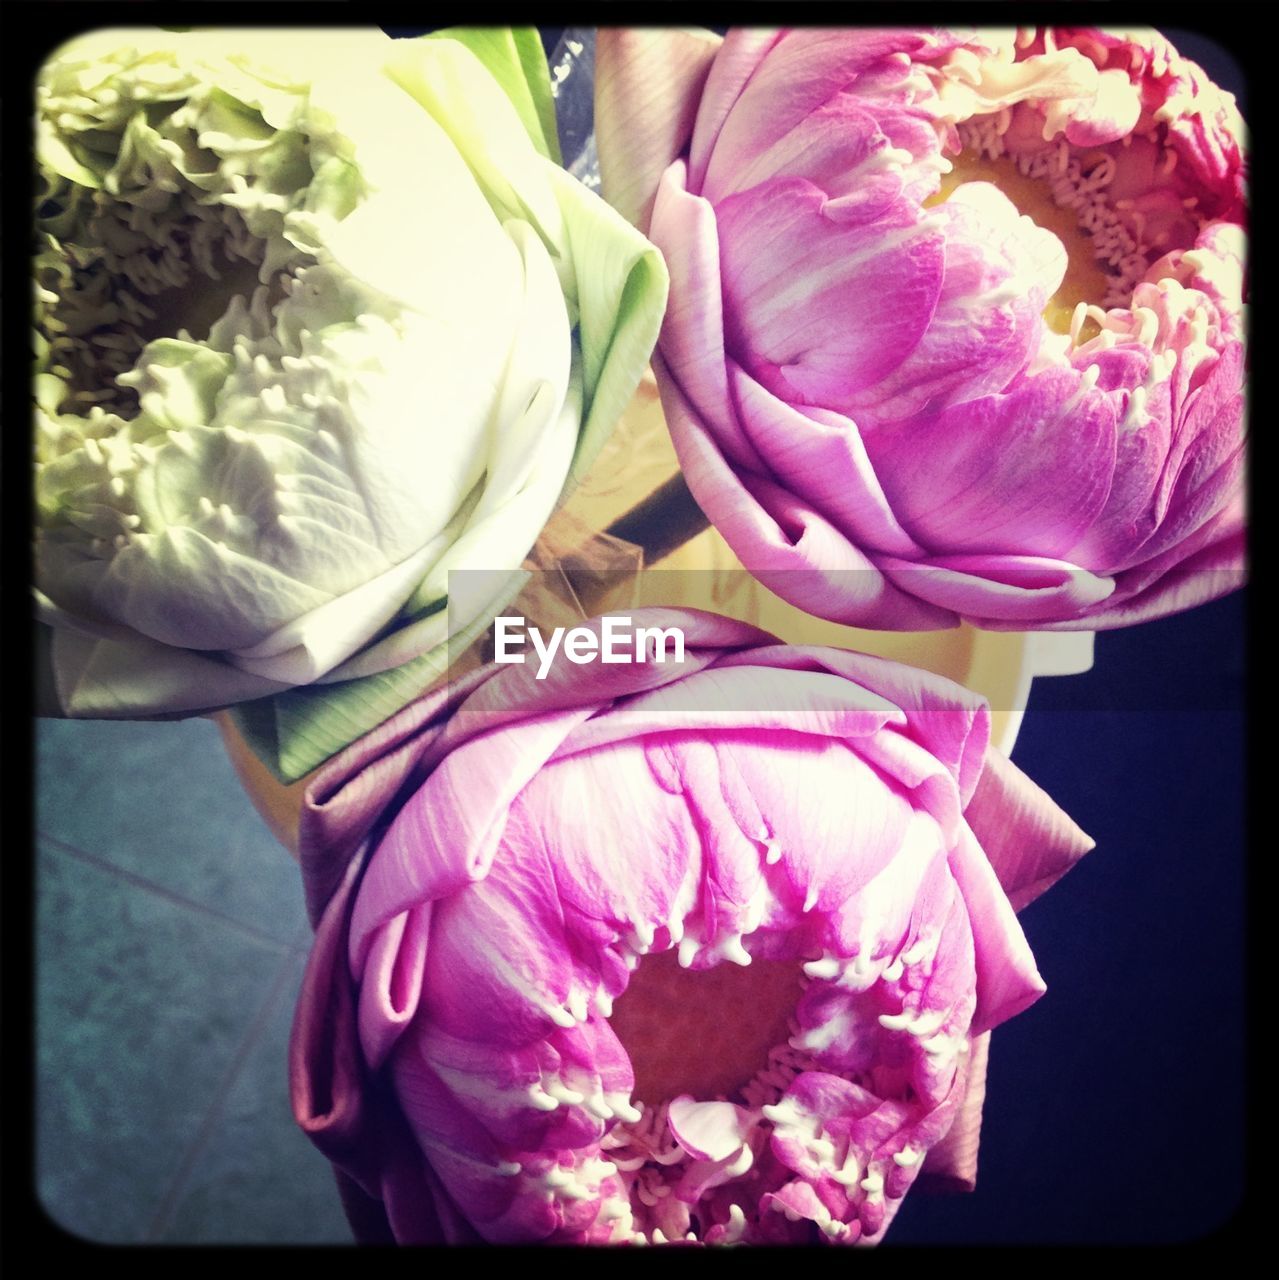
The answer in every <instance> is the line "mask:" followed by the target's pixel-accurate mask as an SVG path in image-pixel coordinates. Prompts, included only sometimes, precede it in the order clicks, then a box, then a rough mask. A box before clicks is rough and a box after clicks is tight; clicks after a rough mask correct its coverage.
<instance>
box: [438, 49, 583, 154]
mask: <svg viewBox="0 0 1279 1280" xmlns="http://www.w3.org/2000/svg"><path fill="white" fill-rule="evenodd" d="M424 38H425V39H427V40H456V41H457V42H458V43H459V44H462V45H465V46H466V47H467V48H468V49H469V50H470V51H471V52H472V53H473V54H475V56H476V57H477V58H478V59H479V60H480V61H481V62H482V63H483V64H484V65H485V66H486V67H487V68H488V71H489V74H490V75H491V76H492V77H493V79H494V80H496V81H497V82H498V84H500V85H501V86H502V89H503V91H504V92H505V93H506V96H507V97H508V98H510V100H511V104H512V106H514V108H515V110H516V111H517V112H518V113H519V117H520V121H521V123H522V124H523V125H524V128H525V129H527V130H528V136H529V138H530V139H532V142H533V145H534V146H535V147H536V148H537V149H538V150H539V151H540V152H541V153H542V154H543V155H544V156H545V157H546V158H547V159H548V160H550V161H553V162H554V163H555V164H560V163H562V161H561V158H560V142H559V134H558V133H557V131H556V128H555V102H554V100H553V99H552V97H551V77H550V73H549V71H548V70H547V66H546V54H545V52H544V51H543V49H542V41H541V38H540V37H539V36H538V34H537V32H536V30H534V29H533V28H532V27H513V28H511V27H450V28H449V29H448V30H447V31H434V32H432V33H431V34H430V35H429V36H426V37H424Z"/></svg>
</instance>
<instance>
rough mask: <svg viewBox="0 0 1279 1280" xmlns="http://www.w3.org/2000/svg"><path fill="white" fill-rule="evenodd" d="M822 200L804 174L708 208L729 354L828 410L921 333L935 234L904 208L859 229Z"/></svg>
mask: <svg viewBox="0 0 1279 1280" xmlns="http://www.w3.org/2000/svg"><path fill="white" fill-rule="evenodd" d="M827 203H828V202H827V198H826V196H825V195H824V194H823V192H822V191H821V190H820V189H819V188H817V187H815V186H813V185H812V184H811V183H809V182H807V181H805V180H804V179H797V178H782V179H776V180H773V181H771V182H767V183H765V184H763V185H762V186H759V187H756V188H754V189H753V190H751V191H749V192H747V193H745V194H743V195H736V196H730V197H729V198H728V199H727V200H725V201H724V202H723V203H722V204H720V205H719V206H718V208H717V209H716V211H715V213H716V220H717V222H718V225H719V234H720V257H721V279H722V284H723V294H724V318H725V332H726V335H727V343H726V345H727V348H728V350H729V352H730V353H731V354H733V355H735V356H736V357H737V358H738V359H739V360H740V361H741V363H742V364H743V365H744V366H745V367H746V368H747V369H748V370H749V371H750V373H751V374H752V375H753V376H754V377H756V378H758V379H759V380H760V381H761V382H763V383H764V385H765V386H767V387H768V388H769V390H771V391H773V392H774V394H776V395H779V396H781V397H782V398H784V399H787V400H791V401H798V402H800V403H803V404H820V405H825V406H827V407H830V408H838V407H840V405H841V404H842V403H843V401H845V400H846V399H849V398H851V397H853V396H854V395H855V394H856V393H857V392H858V391H859V390H861V389H862V388H863V387H866V386H868V385H870V384H872V383H874V382H876V381H878V380H879V379H880V378H882V377H884V375H885V374H887V373H888V372H889V371H890V370H892V369H893V368H894V367H896V365H898V364H899V363H900V362H901V360H902V359H903V358H904V357H905V356H906V355H907V354H909V352H910V351H911V350H912V349H913V348H914V347H915V346H916V344H917V343H918V342H919V340H920V338H921V337H922V336H923V334H924V330H925V329H926V327H927V325H928V322H929V320H930V319H931V318H932V314H933V310H934V308H935V307H936V304H937V296H938V292H939V290H940V288H941V281H942V273H943V268H944V262H945V238H944V236H943V234H942V233H941V231H940V230H938V229H936V228H933V227H932V226H931V224H930V223H929V222H928V221H927V220H923V221H922V222H921V223H920V224H919V225H915V217H916V215H915V214H914V213H913V212H912V211H910V210H908V209H907V210H903V211H900V212H895V213H893V214H892V215H890V216H887V217H885V218H882V219H879V220H877V221H875V222H873V223H870V224H862V225H858V224H854V223H841V222H839V221H836V220H835V218H834V217H832V216H831V214H830V212H829V211H828V209H827ZM888 298H891V299H892V303H891V305H886V304H885V303H883V302H880V301H879V300H881V299H888Z"/></svg>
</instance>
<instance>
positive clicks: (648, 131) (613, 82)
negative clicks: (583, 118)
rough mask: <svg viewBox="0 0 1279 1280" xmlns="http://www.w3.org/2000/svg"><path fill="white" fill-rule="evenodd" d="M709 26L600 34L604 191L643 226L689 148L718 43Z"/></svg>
mask: <svg viewBox="0 0 1279 1280" xmlns="http://www.w3.org/2000/svg"><path fill="white" fill-rule="evenodd" d="M720 43H721V41H720V39H719V37H718V36H714V35H712V34H711V33H710V32H709V31H705V32H703V31H691V30H679V29H675V28H668V27H651V28H649V27H630V28H622V27H601V28H600V29H599V32H598V34H597V35H596V39H595V144H596V147H597V149H598V152H599V158H600V182H601V189H602V193H603V195H604V197H605V198H606V199H607V200H608V202H609V204H611V205H612V206H613V207H614V208H615V209H617V210H618V211H619V212H620V213H621V214H622V215H623V216H624V217H626V218H628V219H629V220H630V221H631V222H633V223H634V224H635V225H636V226H637V227H639V228H640V230H641V231H644V230H646V229H647V227H648V223H649V219H650V217H651V216H652V211H653V200H654V197H655V195H656V192H657V184H658V181H659V180H660V178H661V176H662V173H663V172H664V171H665V169H666V167H667V166H668V165H669V164H670V163H671V161H673V160H674V159H676V158H677V157H678V156H679V155H680V154H681V153H682V152H683V151H684V150H685V148H686V147H687V146H688V143H689V139H690V138H691V137H692V134H693V122H694V119H695V118H696V115H697V108H698V104H699V102H700V101H701V97H702V88H703V86H704V85H705V83H706V77H707V74H708V73H709V71H710V67H711V62H712V61H713V59H714V57H715V53H716V50H717V49H718V48H719V46H720Z"/></svg>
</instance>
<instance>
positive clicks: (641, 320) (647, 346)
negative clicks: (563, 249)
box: [552, 169, 670, 487]
mask: <svg viewBox="0 0 1279 1280" xmlns="http://www.w3.org/2000/svg"><path fill="white" fill-rule="evenodd" d="M552 186H553V188H554V190H555V194H556V198H557V200H558V201H559V206H560V210H561V213H562V215H563V218H564V225H565V233H566V236H567V240H568V251H569V256H570V258H571V260H572V263H573V271H574V274H575V276H576V279H577V294H578V311H579V321H578V338H579V341H580V343H581V347H582V373H583V383H584V387H585V400H586V404H585V411H584V415H583V417H584V420H583V426H582V433H581V436H580V437H579V438H578V444H577V453H576V454H575V455H574V458H573V469H572V472H571V473H570V477H569V485H570V487H571V486H575V485H577V484H579V483H580V482H581V480H582V479H583V477H584V476H585V475H586V473H587V471H588V470H589V469H590V466H591V463H593V462H594V461H595V457H596V455H597V454H598V453H599V451H600V448H601V446H602V445H603V443H604V441H605V440H606V439H607V438H608V435H609V432H611V431H612V429H613V427H614V425H615V424H616V422H617V420H618V418H620V417H621V416H622V411H623V410H624V409H625V408H626V406H627V404H629V403H630V399H631V396H633V395H634V394H635V388H636V387H637V386H638V385H639V380H640V378H642V377H643V376H644V370H645V369H646V368H647V366H648V361H649V357H650V356H651V355H652V353H653V347H654V346H655V345H656V343H657V335H658V332H659V331H660V329H661V327H662V317H663V315H664V314H665V312H666V294H667V289H668V287H669V283H670V280H669V277H668V275H667V271H666V263H665V261H664V260H663V259H662V255H661V253H660V252H659V251H658V250H657V249H656V248H655V247H654V246H653V245H651V244H650V243H649V242H648V241H647V240H646V239H645V238H644V237H643V236H642V235H641V234H640V233H639V232H638V231H636V230H635V228H634V227H632V226H631V224H630V223H629V222H627V221H626V219H625V218H623V217H622V216H621V214H619V213H618V212H617V211H616V210H615V209H612V208H611V207H610V206H608V205H607V204H605V203H604V201H603V200H600V199H599V198H598V197H596V196H595V195H594V194H593V193H591V192H589V191H587V190H586V188H585V187H583V186H582V185H581V183H579V182H578V181H577V179H576V178H574V177H572V176H571V175H570V174H568V173H566V172H565V171H564V170H563V169H557V170H555V171H554V172H553V174H552Z"/></svg>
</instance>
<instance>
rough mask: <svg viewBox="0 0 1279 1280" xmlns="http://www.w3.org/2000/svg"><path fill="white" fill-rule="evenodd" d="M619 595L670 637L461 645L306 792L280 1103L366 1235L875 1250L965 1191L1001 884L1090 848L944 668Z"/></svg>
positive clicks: (1004, 1014)
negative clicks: (649, 653) (591, 659)
mask: <svg viewBox="0 0 1279 1280" xmlns="http://www.w3.org/2000/svg"><path fill="white" fill-rule="evenodd" d="M644 614H645V616H644V617H643V622H644V624H645V625H652V624H654V623H657V624H658V625H662V626H669V625H672V624H674V625H679V626H682V627H683V629H684V633H685V638H686V658H685V660H684V661H683V662H682V663H680V664H678V665H676V666H673V665H671V664H667V665H665V666H658V665H654V664H648V665H638V666H612V667H606V666H591V667H575V666H567V667H566V666H565V665H564V664H559V666H558V667H557V668H555V669H553V670H552V672H551V673H550V676H549V677H548V678H547V679H546V680H545V681H543V682H539V681H538V680H537V679H536V678H535V676H534V675H533V674H532V668H531V667H511V666H507V667H500V668H496V667H490V668H485V669H482V670H480V671H478V672H475V673H473V674H472V675H471V676H469V677H467V678H466V679H465V680H463V681H461V682H460V683H459V684H458V685H457V686H455V687H454V688H452V689H451V690H441V691H439V692H437V693H435V694H433V695H431V696H430V697H428V698H426V699H425V700H423V701H420V702H418V703H416V704H414V705H413V706H411V707H409V708H407V709H406V710H405V711H404V712H402V713H401V714H400V715H399V716H397V717H395V718H394V719H393V720H391V721H388V722H387V723H386V724H385V725H383V726H382V727H381V728H380V729H379V730H377V731H376V732H375V733H374V734H372V735H370V736H369V737H368V738H366V739H364V740H362V741H361V742H360V743H358V744H356V745H355V746H353V747H352V748H350V749H349V750H348V751H347V752H346V753H345V754H344V755H343V756H341V757H339V758H338V759H337V760H335V761H334V762H333V763H332V764H330V766H328V767H327V768H326V769H325V771H324V772H323V773H322V774H321V775H320V776H319V777H318V779H317V780H316V781H315V782H314V783H313V785H312V786H311V788H310V789H309V791H308V793H307V800H306V803H305V805H304V810H303V826H302V837H301V852H302V862H303V868H304V872H305V875H306V880H307V888H308V900H309V904H310V907H311V910H312V918H313V919H314V920H316V921H317V922H318V929H317V935H316V940H315V946H314V950H313V952H312V955H311V960H310V964H309V966H308V969H307V974H306V978H305V980H304V984H303V990H302V994H301V997H300V1002H299V1006H298V1011H297V1016H296V1021H295V1025H294V1034H293V1044H292V1049H291V1073H292V1080H293V1097H294V1106H295V1111H296V1114H297V1117H298V1119H299V1122H300V1123H301V1124H302V1126H303V1127H304V1128H305V1129H306V1130H307V1132H308V1133H309V1134H310V1136H311V1137H312V1139H313V1140H314V1141H315V1142H316V1143H317V1145H318V1146H319V1147H320V1148H321V1149H322V1150H323V1151H324V1152H325V1153H326V1154H328V1155H329V1156H330V1158H331V1159H332V1160H333V1161H334V1162H335V1164H336V1165H337V1166H338V1168H339V1169H340V1170H341V1171H342V1176H341V1178H340V1182H341V1183H342V1185H343V1186H344V1188H345V1192H346V1198H347V1202H348V1208H349V1211H350V1213H351V1216H352V1220H353V1222H354V1223H355V1224H356V1226H357V1230H358V1231H359V1233H360V1234H361V1235H362V1236H364V1237H365V1238H380V1237H381V1238H387V1237H388V1235H389V1236H393V1237H394V1238H395V1239H397V1240H399V1241H401V1242H405V1243H422V1242H430V1241H449V1242H458V1241H465V1240H475V1239H477V1238H478V1239H483V1240H487V1241H492V1242H517V1241H545V1242H550V1243H568V1242H576V1243H603V1242H626V1241H639V1240H641V1239H642V1240H643V1241H645V1242H661V1241H663V1240H685V1239H690V1238H691V1239H693V1240H697V1241H702V1242H705V1243H715V1242H721V1243H730V1242H734V1241H748V1242H804V1241H810V1240H815V1239H825V1240H830V1241H834V1242H844V1243H853V1242H858V1241H860V1242H863V1243H865V1242H874V1241H876V1240H878V1239H879V1238H880V1237H881V1236H882V1234H883V1232H884V1230H885V1228H886V1227H887V1225H888V1223H889V1221H890V1220H891V1219H892V1217H893V1214H894V1212H895V1211H896V1209H897V1207H898V1205H899V1204H900V1203H901V1198H902V1196H903V1195H904V1194H905V1192H906V1190H907V1189H908V1187H909V1186H910V1185H911V1183H912V1182H913V1181H914V1180H915V1178H916V1176H917V1175H918V1174H919V1173H920V1171H921V1169H922V1170H923V1171H924V1172H925V1173H926V1174H929V1175H931V1176H933V1177H935V1178H939V1179H943V1180H947V1181H951V1182H955V1183H957V1184H959V1185H971V1179H972V1176H973V1171H974V1168H975V1165H974V1161H975V1152H976V1144H977V1126H978V1123H979V1117H980V1106H981V1098H982V1091H983V1081H984V1061H985V1058H984V1050H985V1039H986V1037H985V1034H984V1033H985V1032H987V1031H988V1030H989V1028H991V1027H993V1026H995V1025H996V1024H997V1023H999V1022H1002V1021H1003V1020H1004V1019H1006V1018H1009V1017H1011V1016H1012V1015H1013V1014H1015V1013H1017V1012H1019V1011H1020V1010H1022V1009H1024V1008H1025V1007H1026V1006H1027V1005H1028V1004H1030V1003H1031V1002H1032V1001H1033V1000H1035V999H1036V998H1037V997H1038V996H1039V995H1040V994H1041V992H1042V991H1043V984H1042V982H1041V980H1040V978H1039V975H1038V973H1037V972H1036V969H1035V965H1034V962H1033V960H1032V957H1031V955H1030V952H1029V950H1028V948H1027V945H1026V941H1025V938H1024V937H1023V935H1022V932H1021V929H1020V927H1019V925H1018V923H1017V920H1016V917H1015V915H1014V914H1013V910H1014V906H1020V905H1021V904H1023V903H1024V902H1026V901H1029V900H1030V899H1031V898H1032V897H1034V896H1035V895H1036V894H1037V893H1039V892H1040V891H1041V890H1042V889H1043V888H1045V887H1047V885H1048V884H1050V883H1051V882H1052V881H1053V880H1055V879H1056V878H1057V877H1058V876H1059V875H1061V874H1062V873H1063V872H1064V871H1065V870H1066V869H1067V868H1068V867H1069V866H1070V865H1071V863H1072V862H1073V861H1074V860H1075V859H1076V858H1078V857H1079V856H1080V855H1081V854H1082V853H1083V852H1084V851H1085V850H1086V849H1087V848H1089V847H1090V844H1091V842H1090V841H1088V839H1087V837H1085V836H1084V835H1083V834H1082V833H1081V832H1080V831H1079V830H1078V829H1077V828H1076V827H1074V825H1073V824H1072V823H1070V821H1069V819H1067V818H1066V817H1065V815H1063V814H1062V813H1061V812H1060V811H1059V810H1058V809H1057V808H1056V807H1055V806H1054V805H1053V804H1052V802H1051V801H1050V800H1048V798H1047V797H1046V796H1045V795H1044V794H1043V793H1042V792H1041V791H1039V790H1038V788H1036V787H1035V786H1034V784H1032V783H1030V782H1029V781H1028V780H1027V779H1026V778H1025V777H1024V776H1023V775H1021V774H1020V773H1019V771H1018V770H1017V769H1016V768H1014V767H1013V766H1012V765H1010V764H1009V763H1008V762H1007V761H1006V760H1004V759H1002V757H1000V756H999V755H998V754H997V753H994V752H988V750H987V747H988V733H989V714H988V710H987V707H986V704H985V703H984V702H983V701H982V700H981V699H980V698H978V697H977V696H976V695H974V694H971V693H969V692H968V691H966V690H964V689H962V688H960V687H959V686H957V685H954V684H952V683H950V682H949V681H947V680H944V679H942V678H940V677H937V676H933V675H930V674H928V673H926V672H922V671H918V670H915V669H912V668H907V667H903V666H900V665H899V664H896V663H892V662H889V661H886V660H884V659H880V658H873V657H867V656H865V655H862V654H855V653H848V652H844V651H840V650H834V649H822V648H803V647H800V648H796V647H790V646H785V645H781V644H778V643H776V642H774V641H773V640H772V639H771V637H768V636H765V635H764V634H763V633H761V632H759V631H756V630H754V629H753V628H750V627H747V626H745V625H743V624H741V623H737V622H731V621H728V620H725V619H722V618H718V617H715V616H713V615H709V614H701V613H695V612H674V611H644ZM636 622H637V623H639V622H640V615H639V614H637V615H636ZM1010 899H1011V902H1010Z"/></svg>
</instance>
